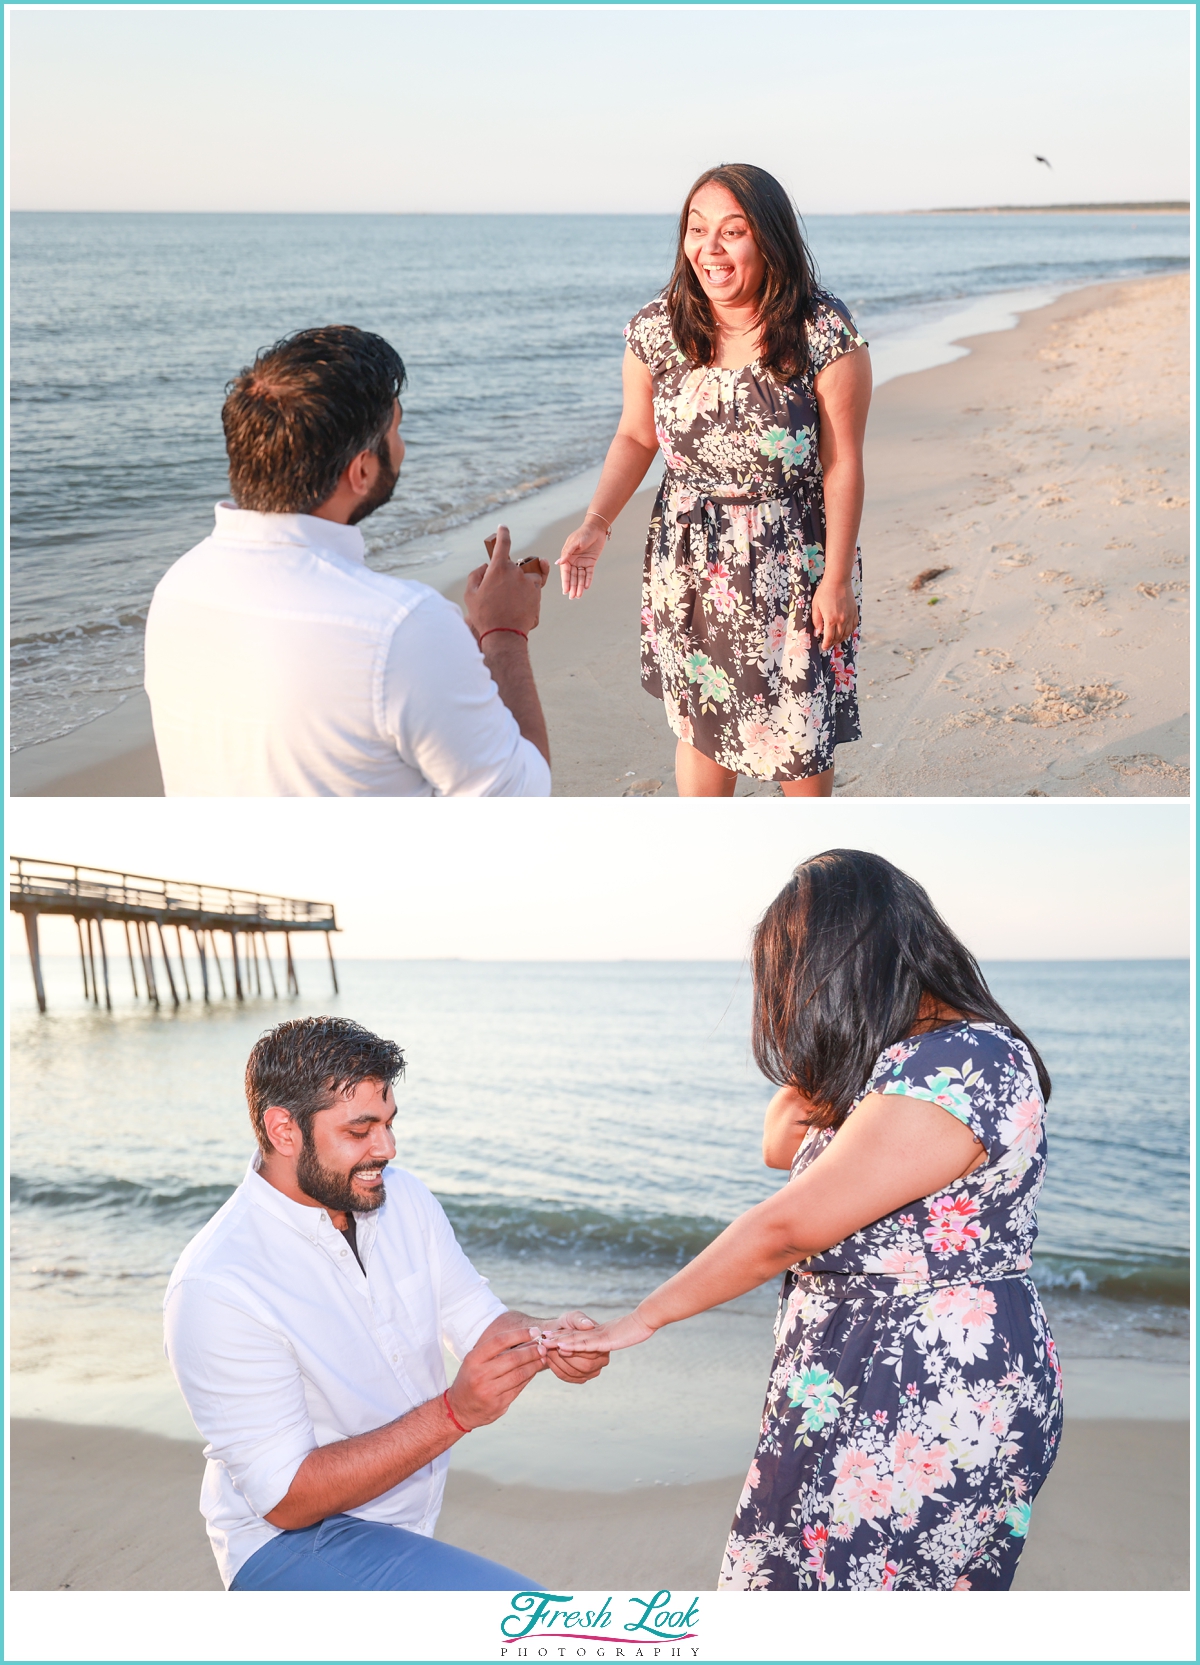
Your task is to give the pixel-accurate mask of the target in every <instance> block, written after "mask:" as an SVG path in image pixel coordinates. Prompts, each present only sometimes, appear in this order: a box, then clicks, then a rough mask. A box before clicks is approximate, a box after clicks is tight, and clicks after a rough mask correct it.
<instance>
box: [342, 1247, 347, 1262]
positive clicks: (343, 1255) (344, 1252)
mask: <svg viewBox="0 0 1200 1665" xmlns="http://www.w3.org/2000/svg"><path fill="white" fill-rule="evenodd" d="M341 1256H342V1259H343V1260H345V1258H346V1251H345V1249H343V1250H342V1251H341Z"/></svg>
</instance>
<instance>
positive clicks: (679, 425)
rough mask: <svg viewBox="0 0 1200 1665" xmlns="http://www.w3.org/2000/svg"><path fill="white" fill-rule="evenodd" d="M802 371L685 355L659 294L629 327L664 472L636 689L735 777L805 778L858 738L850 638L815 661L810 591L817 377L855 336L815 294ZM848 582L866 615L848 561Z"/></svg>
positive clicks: (817, 467)
mask: <svg viewBox="0 0 1200 1665" xmlns="http://www.w3.org/2000/svg"><path fill="white" fill-rule="evenodd" d="M807 328H808V345H809V354H810V363H809V367H808V369H807V370H806V371H805V373H804V375H803V376H798V377H796V378H795V379H794V380H792V381H782V380H780V378H779V377H778V376H776V375H774V374H773V373H772V372H771V371H769V370H765V369H763V368H762V366H761V365H759V364H758V363H757V362H755V363H753V364H748V365H746V366H745V367H744V368H743V369H741V370H719V369H716V368H710V367H705V366H703V365H697V364H693V363H691V362H690V360H688V359H686V358H685V357H684V356H683V354H682V353H681V352H680V350H679V348H678V347H677V346H676V345H675V340H674V337H673V336H672V334H671V325H670V320H669V317H668V314H667V308H666V303H665V301H664V300H663V298H662V296H659V298H658V299H657V300H653V301H651V302H650V304H649V306H645V307H643V308H642V310H641V311H640V312H639V313H637V314H636V315H635V316H634V317H633V318H632V319H631V320H630V323H629V325H628V327H627V328H626V331H625V338H626V340H627V341H628V343H629V347H630V350H631V351H632V352H633V353H634V354H635V355H636V357H638V358H639V359H641V361H642V363H643V364H645V365H646V366H647V367H648V368H649V370H650V374H651V376H652V377H653V382H654V418H655V432H656V434H657V436H658V443H659V445H660V447H661V449H662V453H663V456H664V458H665V459H666V465H667V466H666V473H665V475H664V478H663V483H662V486H661V488H660V490H659V493H658V498H657V500H656V502H655V505H654V513H653V516H652V517H651V521H650V531H649V535H648V537H647V540H646V566H645V576H644V579H643V584H642V682H643V685H644V686H645V687H646V689H647V690H648V691H649V692H650V693H652V694H654V695H655V696H656V697H657V698H659V699H661V700H662V702H663V704H664V706H665V707H666V712H667V721H668V722H669V723H670V725H671V728H672V729H673V731H674V732H675V734H676V735H677V736H678V738H679V739H680V740H684V741H686V742H687V743H688V745H690V746H695V747H696V748H697V750H698V751H701V752H703V753H704V755H705V756H706V757H711V758H712V759H713V760H714V761H715V762H717V763H720V764H722V765H724V767H725V768H726V769H732V770H734V771H736V773H738V774H741V775H751V776H754V777H756V778H757V779H759V780H775V781H788V780H802V779H804V778H805V777H806V776H808V775H817V774H821V773H823V772H824V771H825V770H826V769H828V768H830V767H831V766H832V764H833V749H834V747H835V746H837V745H839V744H842V743H843V742H845V741H849V740H857V739H859V738H860V737H861V730H860V728H859V723H858V699H857V694H856V691H855V669H854V659H855V652H856V650H857V646H858V630H857V628H856V629H855V631H854V634H853V636H852V637H851V638H850V640H849V641H848V642H842V643H840V644H839V645H838V646H836V647H835V648H834V649H833V650H832V652H830V653H823V652H822V651H821V646H820V638H819V636H818V635H817V634H816V633H814V630H813V624H812V593H813V590H814V589H815V588H816V586H817V584H818V583H819V582H820V579H821V575H822V573H823V572H824V570H825V498H824V491H823V481H822V475H821V463H820V459H819V458H818V456H817V433H818V427H819V417H818V412H817V402H816V396H815V394H814V392H813V382H814V378H815V377H816V376H817V375H818V373H819V372H820V371H822V370H823V369H824V368H825V366H826V365H827V364H831V363H832V362H833V360H834V359H835V358H840V357H841V356H842V354H844V353H848V352H852V351H853V350H854V349H855V348H856V347H865V346H866V342H865V341H864V340H863V338H862V337H861V336H860V335H859V334H858V333H857V331H856V330H855V328H854V325H853V323H852V322H851V319H850V314H849V313H848V312H847V310H846V308H845V307H844V306H843V305H842V303H841V302H840V301H837V300H835V299H834V298H833V296H832V295H827V294H825V293H824V292H820V293H819V294H818V296H817V302H816V314H815V317H814V318H813V319H812V321H811V322H810V323H809V325H808V326H807ZM852 584H853V589H854V595H855V599H856V600H857V602H858V604H859V606H860V608H861V605H862V572H861V566H860V562H859V560H858V558H857V557H856V559H855V563H854V571H853V575H852Z"/></svg>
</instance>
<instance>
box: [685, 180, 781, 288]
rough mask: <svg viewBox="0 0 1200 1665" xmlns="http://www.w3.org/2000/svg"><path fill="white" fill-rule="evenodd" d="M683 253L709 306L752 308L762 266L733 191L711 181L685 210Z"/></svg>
mask: <svg viewBox="0 0 1200 1665" xmlns="http://www.w3.org/2000/svg"><path fill="white" fill-rule="evenodd" d="M683 250H684V255H685V257H686V259H687V262H688V264H689V265H690V266H691V268H692V270H693V271H694V272H695V274H696V276H697V278H698V279H699V282H700V287H701V289H703V291H704V293H705V295H706V296H707V297H708V299H709V301H710V303H715V304H716V305H717V306H718V307H727V306H728V307H734V306H753V305H754V304H755V303H756V302H757V300H758V297H759V294H760V293H761V291H762V286H763V278H764V277H765V275H766V263H765V261H764V260H763V257H762V255H761V254H760V253H759V249H758V245H757V243H755V241H754V234H753V233H752V232H751V230H750V226H749V222H748V221H747V219H746V216H745V215H744V214H743V213H742V210H741V208H740V207H739V205H738V200H737V198H736V197H735V196H734V194H733V192H732V191H730V190H729V189H727V187H726V186H724V185H718V184H717V183H716V182H715V181H710V182H709V184H707V185H702V186H701V187H700V189H699V190H698V191H697V192H696V194H695V196H694V197H693V198H692V200H691V203H690V204H689V206H688V217H687V229H686V231H685V232H684V239H683Z"/></svg>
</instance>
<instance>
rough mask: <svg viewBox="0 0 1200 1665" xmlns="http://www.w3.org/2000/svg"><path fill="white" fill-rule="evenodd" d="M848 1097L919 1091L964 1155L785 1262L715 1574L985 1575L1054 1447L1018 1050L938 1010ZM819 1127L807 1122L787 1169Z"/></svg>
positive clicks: (825, 1585)
mask: <svg viewBox="0 0 1200 1665" xmlns="http://www.w3.org/2000/svg"><path fill="white" fill-rule="evenodd" d="M868 1093H885V1094H886V1093H904V1094H907V1095H908V1096H909V1097H912V1098H921V1099H926V1100H928V1101H929V1102H930V1103H932V1104H938V1105H941V1106H942V1108H943V1109H945V1110H947V1111H949V1113H950V1114H951V1115H952V1116H956V1117H957V1118H958V1120H959V1121H961V1122H963V1123H964V1124H965V1125H966V1126H967V1127H969V1128H970V1129H971V1131H972V1133H974V1135H975V1137H976V1138H977V1139H978V1140H979V1142H980V1144H981V1145H982V1146H983V1148H984V1151H985V1153H986V1155H985V1157H984V1160H983V1161H982V1162H981V1163H980V1165H979V1166H978V1167H977V1168H975V1169H973V1170H972V1172H971V1173H969V1174H968V1175H967V1176H966V1177H965V1178H963V1179H959V1180H956V1181H955V1182H954V1184H953V1185H950V1186H947V1187H946V1189H945V1190H944V1191H939V1192H937V1193H936V1194H934V1195H933V1196H929V1197H925V1198H923V1199H921V1200H920V1201H919V1202H913V1203H910V1204H908V1205H907V1206H906V1207H905V1208H901V1209H897V1211H896V1212H895V1213H894V1214H889V1215H887V1216H885V1218H884V1219H882V1220H877V1221H876V1222H875V1223H874V1224H873V1225H869V1226H865V1227H864V1228H863V1229H862V1230H861V1231H857V1232H855V1233H854V1234H853V1236H851V1237H848V1238H846V1240H845V1241H844V1242H842V1243H837V1244H835V1245H834V1247H833V1248H831V1249H827V1250H826V1251H825V1253H824V1254H819V1255H814V1256H813V1257H812V1258H811V1259H810V1260H806V1261H803V1262H801V1263H800V1264H799V1265H798V1266H794V1267H792V1268H791V1270H790V1271H789V1272H788V1273H787V1274H786V1276H785V1278H784V1283H783V1289H782V1292H781V1297H780V1308H779V1318H778V1322H777V1325H776V1332H775V1334H776V1349H775V1364H774V1368H773V1370H772V1372H771V1379H770V1382H769V1384H768V1387H767V1399H766V1406H765V1408H764V1411H763V1422H762V1432H761V1435H760V1437H759V1442H758V1450H757V1453H756V1455H755V1459H754V1461H753V1463H752V1464H751V1465H750V1473H749V1476H748V1478H747V1481H746V1485H745V1489H744V1490H743V1492H742V1496H741V1501H740V1502H739V1504H738V1508H737V1513H736V1515H735V1516H734V1521H733V1530H732V1531H731V1533H730V1536H729V1543H728V1546H727V1548H726V1551H725V1560H724V1563H723V1565H722V1568H721V1576H720V1580H719V1584H718V1588H720V1589H727V1590H1006V1589H1008V1587H1009V1586H1010V1585H1011V1583H1012V1579H1013V1574H1014V1572H1015V1571H1016V1566H1017V1560H1018V1558H1019V1556H1020V1554H1021V1550H1022V1547H1023V1545H1024V1541H1025V1533H1026V1529H1027V1527H1028V1524H1029V1510H1030V1504H1031V1503H1032V1502H1033V1499H1034V1498H1035V1497H1036V1496H1037V1493H1038V1489H1039V1487H1040V1486H1041V1484H1042V1482H1043V1480H1045V1478H1046V1475H1047V1474H1048V1473H1049V1471H1050V1465H1051V1464H1052V1463H1053V1461H1054V1458H1055V1455H1056V1453H1057V1450H1058V1442H1059V1436H1060V1434H1061V1430H1062V1375H1061V1372H1060V1370H1059V1365H1058V1359H1057V1356H1056V1354H1055V1348H1054V1340H1053V1337H1052V1336H1051V1334H1050V1330H1049V1328H1048V1326H1047V1323H1046V1315H1045V1313H1044V1312H1043V1311H1042V1306H1041V1302H1040V1301H1039V1300H1038V1296H1037V1291H1036V1290H1035V1289H1034V1286H1033V1282H1032V1280H1031V1279H1030V1277H1029V1275H1028V1269H1029V1266H1030V1261H1031V1251H1032V1247H1033V1240H1034V1237H1035V1236H1036V1234H1037V1224H1036V1216H1035V1208H1034V1205H1035V1202H1036V1199H1037V1195H1038V1192H1039V1190H1040V1189H1041V1185H1042V1179H1043V1177H1044V1174H1045V1167H1046V1138H1045V1132H1044V1128H1043V1119H1044V1114H1045V1109H1044V1105H1043V1102H1042V1095H1041V1093H1040V1091H1039V1089H1038V1081H1037V1074H1036V1071H1035V1070H1034V1067H1033V1062H1032V1060H1031V1058H1030V1056H1029V1053H1028V1051H1027V1050H1026V1048H1025V1047H1024V1045H1023V1044H1022V1043H1021V1042H1020V1041H1018V1040H1016V1039H1015V1038H1014V1037H1013V1036H1012V1035H1011V1034H1010V1033H1009V1031H1008V1030H1007V1029H1004V1028H1002V1027H1000V1026H998V1025H996V1024H991V1023H959V1024H957V1025H955V1026H953V1027H950V1028H945V1029H938V1030H935V1031H934V1032H933V1033H931V1034H929V1035H925V1036H922V1037H921V1038H919V1039H912V1040H908V1041H904V1042H902V1043H901V1044H900V1045H898V1046H892V1047H889V1048H888V1049H887V1051H886V1052H884V1053H883V1054H882V1055H881V1057H880V1058H879V1060H878V1062H877V1063H876V1065H875V1068H874V1070H873V1071H872V1073H871V1078H870V1080H869V1081H868V1083H867V1085H866V1087H865V1088H864V1089H863V1092H862V1094H861V1095H860V1098H859V1099H858V1100H857V1101H856V1105H857V1103H861V1101H862V1099H863V1098H865V1097H866V1096H867V1094H868ZM851 1113H853V1112H851ZM835 1137H836V1132H835V1131H834V1130H832V1129H825V1130H823V1131H820V1132H812V1133H810V1134H809V1135H808V1137H807V1138H806V1139H805V1141H804V1143H803V1144H802V1145H801V1147H800V1149H799V1151H798V1152H797V1154H796V1159H795V1161H794V1163H793V1165H792V1178H793V1179H794V1178H795V1177H796V1175H797V1174H800V1173H803V1172H804V1170H805V1169H806V1168H807V1167H808V1166H809V1165H810V1163H812V1162H813V1161H815V1160H816V1158H817V1157H818V1156H819V1155H820V1154H821V1152H822V1151H823V1150H824V1149H825V1148H826V1146H827V1145H828V1144H829V1142H830V1140H832V1139H833V1138H835Z"/></svg>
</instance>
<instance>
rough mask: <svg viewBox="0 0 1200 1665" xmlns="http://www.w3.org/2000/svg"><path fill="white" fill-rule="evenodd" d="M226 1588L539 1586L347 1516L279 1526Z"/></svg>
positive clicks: (450, 1549)
mask: <svg viewBox="0 0 1200 1665" xmlns="http://www.w3.org/2000/svg"><path fill="white" fill-rule="evenodd" d="M229 1588H230V1589H231V1590H540V1589H542V1588H543V1586H542V1585H540V1584H535V1583H534V1582H533V1580H532V1579H529V1578H522V1576H521V1574H520V1573H515V1572H513V1571H512V1570H511V1568H509V1567H502V1566H500V1564H499V1563H498V1562H496V1561H485V1560H484V1558H483V1556H482V1555H472V1554H471V1553H470V1551H469V1550H465V1549H455V1547H454V1545H453V1544H440V1543H438V1542H436V1540H435V1539H433V1538H426V1537H425V1536H424V1535H423V1534H422V1533H420V1532H409V1531H407V1530H406V1529H405V1528H404V1527H403V1526H388V1525H387V1524H386V1522H384V1521H374V1520H359V1519H358V1518H357V1517H356V1516H354V1515H330V1517H329V1519H328V1520H323V1521H318V1523H317V1525H316V1526H305V1527H302V1528H301V1529H300V1530H299V1531H298V1532H280V1533H279V1535H278V1536H277V1537H275V1538H272V1539H271V1541H270V1543H269V1544H264V1545H263V1546H262V1548H261V1549H256V1550H255V1551H254V1554H253V1555H252V1556H251V1557H250V1559H249V1560H248V1561H246V1562H243V1564H242V1566H240V1567H239V1568H238V1570H237V1573H236V1574H235V1575H234V1580H233V1583H232V1584H231V1585H230V1586H229Z"/></svg>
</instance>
